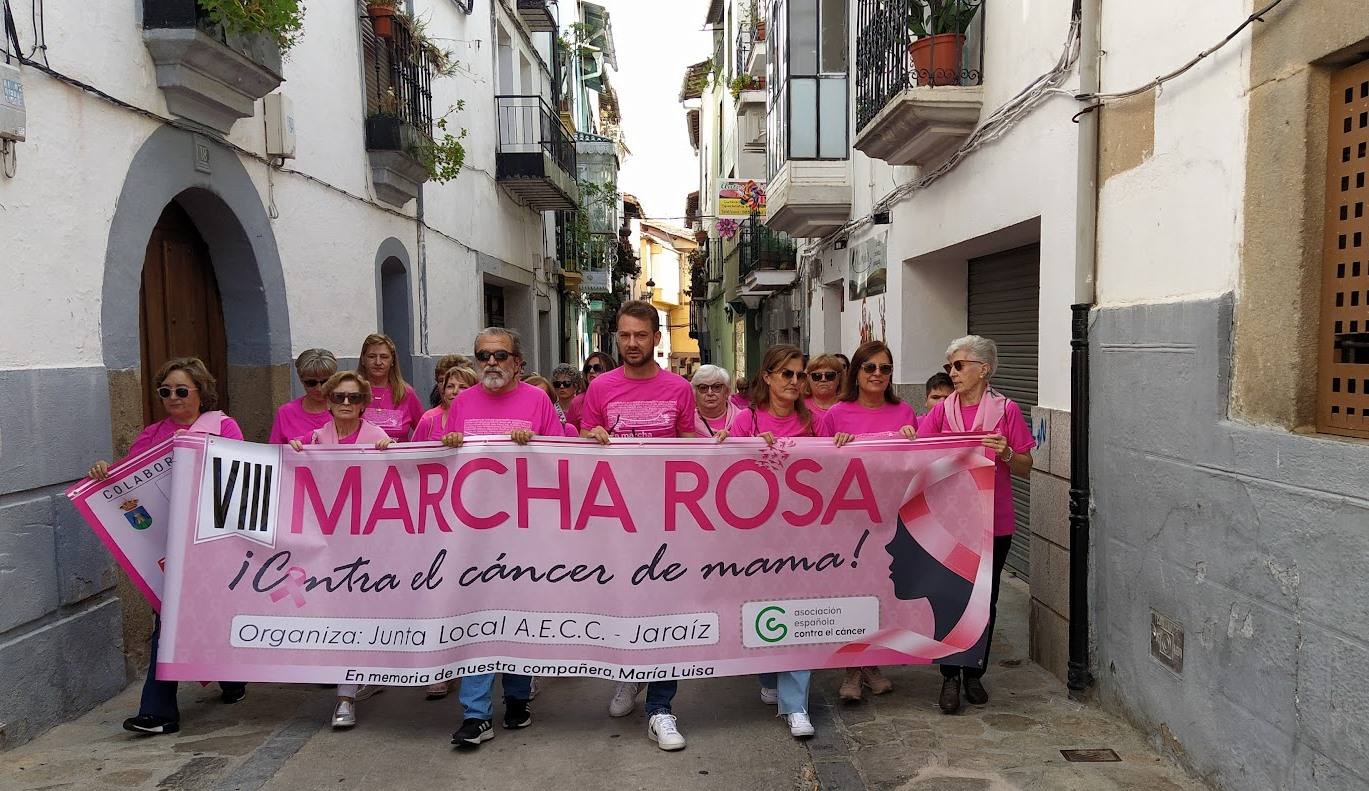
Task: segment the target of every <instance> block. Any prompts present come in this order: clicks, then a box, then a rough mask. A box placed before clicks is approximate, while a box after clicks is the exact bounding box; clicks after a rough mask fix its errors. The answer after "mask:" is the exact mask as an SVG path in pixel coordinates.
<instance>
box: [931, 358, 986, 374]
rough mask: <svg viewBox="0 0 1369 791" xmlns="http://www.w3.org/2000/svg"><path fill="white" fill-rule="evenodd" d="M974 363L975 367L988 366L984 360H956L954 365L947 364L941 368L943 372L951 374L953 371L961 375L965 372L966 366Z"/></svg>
mask: <svg viewBox="0 0 1369 791" xmlns="http://www.w3.org/2000/svg"><path fill="white" fill-rule="evenodd" d="M972 363H973V364H975V365H988V363H986V362H984V361H983V360H956V361H955V362H953V363H946V364H945V365H943V366H941V367H942V369H943V370H945V371H946V373H950V372H951V371H955V372H956V373H960V372H961V371H963V370H965V366H967V365H970V364H972Z"/></svg>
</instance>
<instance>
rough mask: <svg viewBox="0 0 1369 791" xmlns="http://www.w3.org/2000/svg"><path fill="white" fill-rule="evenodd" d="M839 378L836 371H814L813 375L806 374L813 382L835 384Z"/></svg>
mask: <svg viewBox="0 0 1369 791" xmlns="http://www.w3.org/2000/svg"><path fill="white" fill-rule="evenodd" d="M839 376H841V374H839V373H837V372H836V371H814V372H813V373H811V374H808V378H809V379H812V380H813V381H814V382H835V381H837V377H839Z"/></svg>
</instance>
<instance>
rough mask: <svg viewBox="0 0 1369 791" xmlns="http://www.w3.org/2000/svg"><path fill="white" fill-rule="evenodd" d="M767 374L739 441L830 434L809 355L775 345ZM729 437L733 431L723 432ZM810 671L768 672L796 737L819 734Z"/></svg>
mask: <svg viewBox="0 0 1369 791" xmlns="http://www.w3.org/2000/svg"><path fill="white" fill-rule="evenodd" d="M761 371H762V373H761V374H760V375H759V376H757V377H756V378H755V379H753V380H752V384H751V393H750V395H751V403H750V404H749V405H748V407H747V408H746V409H744V410H742V412H741V414H739V415H738V416H737V419H736V420H735V421H733V423H732V431H731V435H732V436H734V437H761V438H763V439H764V440H765V441H766V442H767V443H769V444H771V445H773V444H775V440H776V439H777V438H779V437H816V436H825V435H826V433H827V432H826V429H825V427H824V426H823V418H822V417H821V416H818V415H815V414H813V413H812V412H810V411H809V410H808V407H807V406H806V405H805V404H804V403H803V382H804V380H805V379H806V378H807V377H808V372H807V371H805V370H804V369H803V352H802V351H800V350H799V348H798V347H797V346H790V345H788V344H780V345H778V346H771V347H770V348H769V349H768V350H766V352H765V357H764V358H763V359H762V360H761ZM717 436H718V438H719V440H723V439H726V437H727V432H719V433H718V434H717ZM811 676H812V673H811V671H808V670H787V671H784V672H782V673H762V674H761V677H760V682H761V702H762V703H766V704H770V705H772V706H773V705H778V706H779V715H780V716H781V717H783V718H784V721H785V723H786V724H787V725H788V726H789V733H790V734H791V735H793V736H794V737H796V738H807V737H809V736H812V735H813V733H814V730H813V722H812V720H810V719H809V718H808V685H809V681H810V680H811Z"/></svg>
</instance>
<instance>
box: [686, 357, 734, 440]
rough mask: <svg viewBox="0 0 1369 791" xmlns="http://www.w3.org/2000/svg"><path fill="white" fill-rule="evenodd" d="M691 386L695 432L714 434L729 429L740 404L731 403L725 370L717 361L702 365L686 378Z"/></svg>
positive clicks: (730, 386)
mask: <svg viewBox="0 0 1369 791" xmlns="http://www.w3.org/2000/svg"><path fill="white" fill-rule="evenodd" d="M689 384H690V385H691V386H692V387H693V388H694V433H695V434H696V435H698V436H700V437H716V436H718V435H719V434H724V435H725V434H726V433H727V432H729V431H731V430H732V422H733V421H735V420H736V419H737V415H740V414H741V413H742V407H739V406H737V405H736V404H734V403H732V399H731V398H729V397H728V394H729V393H730V392H731V390H732V381H731V377H730V376H728V375H727V370H726V369H724V368H719V367H718V366H716V365H701V366H699V370H697V371H695V372H694V377H693V378H692V379H690V380H689Z"/></svg>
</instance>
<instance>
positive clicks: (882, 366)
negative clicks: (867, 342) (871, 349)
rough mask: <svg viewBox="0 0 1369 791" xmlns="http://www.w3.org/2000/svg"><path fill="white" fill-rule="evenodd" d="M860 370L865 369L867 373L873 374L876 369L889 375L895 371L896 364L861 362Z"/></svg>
mask: <svg viewBox="0 0 1369 791" xmlns="http://www.w3.org/2000/svg"><path fill="white" fill-rule="evenodd" d="M860 370H862V371H864V372H865V373H867V374H872V373H874V372H875V371H879V372H880V373H882V374H884V375H885V376H888V375H889V374H891V373H893V372H894V365H893V363H879V364H875V363H861V364H860Z"/></svg>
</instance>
